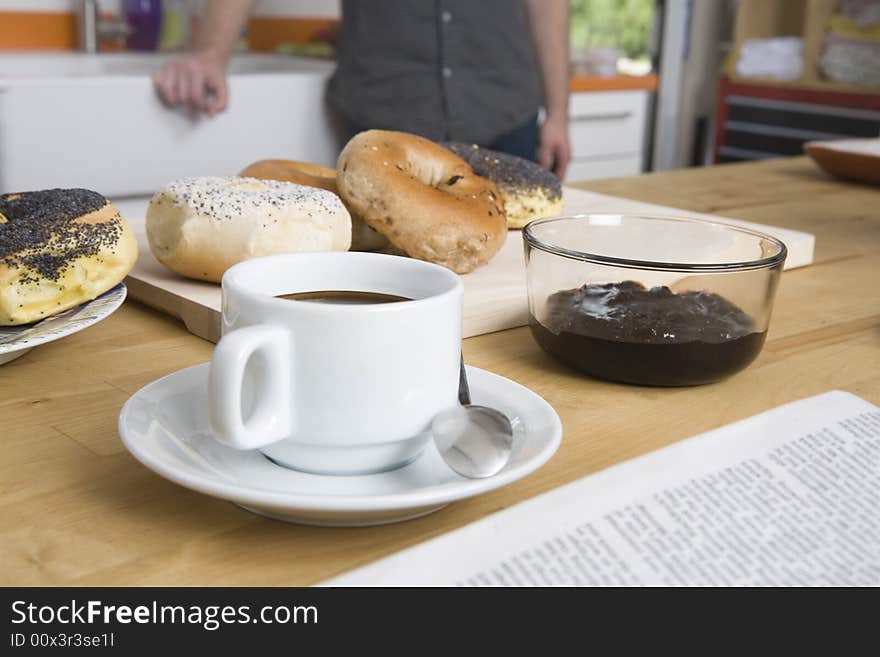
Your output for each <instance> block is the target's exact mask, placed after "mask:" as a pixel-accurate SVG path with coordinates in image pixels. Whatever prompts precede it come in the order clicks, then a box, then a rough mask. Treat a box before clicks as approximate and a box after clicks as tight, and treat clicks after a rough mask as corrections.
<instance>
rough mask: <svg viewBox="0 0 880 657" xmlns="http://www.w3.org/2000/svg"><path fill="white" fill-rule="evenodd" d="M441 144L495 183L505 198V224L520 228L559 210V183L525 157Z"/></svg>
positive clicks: (458, 145)
mask: <svg viewBox="0 0 880 657" xmlns="http://www.w3.org/2000/svg"><path fill="white" fill-rule="evenodd" d="M443 145H444V146H445V147H446V148H448V149H449V150H450V151H452V152H453V153H455V154H456V155H458V156H459V157H460V158H462V159H463V160H465V161H466V162H467V163H468V164H470V165H471V167H473V169H474V173H476V174H477V175H478V176H484V177H485V178H488V179H489V180H491V181H492V182H494V183H495V185H496V186H497V187H498V192H499V193H500V194H501V198H502V199H503V200H504V211H505V213H506V214H507V225H508V227H510V228H522V227H523V226H525V225H526V224H527V223H529V222H530V221H531V220H532V219H539V218H541V217H551V216H553V215H557V214H561V213H562V185H560V184H559V179H558V178H557V177H556V176H555V175H553V173H552V172H551V171H547V170H546V169H543V168H541V167H540V166H538V165H537V164H536V163H535V162H531V161H529V160H526V159H524V158H521V157H516V156H515V155H509V154H507V153H499V152H498V151H493V150H490V149H488V148H482V147H480V146H477V145H475V144H461V143H456V142H449V143H444V144H443Z"/></svg>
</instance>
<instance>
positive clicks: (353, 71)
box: [154, 0, 571, 180]
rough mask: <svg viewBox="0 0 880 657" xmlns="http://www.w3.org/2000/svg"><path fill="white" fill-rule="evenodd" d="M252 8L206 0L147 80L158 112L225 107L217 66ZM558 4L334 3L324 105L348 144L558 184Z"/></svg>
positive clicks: (563, 124) (550, 0) (564, 157)
mask: <svg viewBox="0 0 880 657" xmlns="http://www.w3.org/2000/svg"><path fill="white" fill-rule="evenodd" d="M254 4H255V2H254V0H248V1H243V2H236V3H226V2H221V1H220V0H208V2H207V5H206V8H205V15H204V16H203V19H202V24H201V29H200V30H199V35H198V37H197V41H196V43H195V44H194V46H195V47H194V50H193V52H192V53H190V54H188V55H186V56H183V57H180V58H177V59H174V60H172V61H170V62H168V63H166V64H165V65H163V66H162V67H161V68H160V69H159V70H158V71H157V72H156V74H155V76H154V82H155V86H156V90H157V92H158V94H159V96H160V97H161V98H162V99H163V100H164V101H165V102H166V103H167V104H168V105H171V106H186V107H189V108H191V109H194V110H197V111H201V112H205V113H206V114H209V115H214V114H216V113H217V112H220V111H222V110H223V109H224V108H225V107H226V105H227V102H228V89H227V84H226V67H227V64H228V61H229V57H230V55H231V52H232V48H233V45H234V44H235V41H236V40H237V38H238V36H239V34H240V32H241V29H242V28H243V26H244V24H245V21H246V20H247V18H248V15H249V14H250V11H251V9H252V8H253V5H254ZM568 6H569V3H568V0H480V1H479V2H474V1H473V0H438V1H436V2H424V1H420V0H380V1H374V2H363V1H358V0H342V27H341V29H340V33H339V38H338V40H337V44H336V47H337V68H336V72H335V73H334V75H333V77H332V79H331V80H330V86H329V89H328V95H329V99H330V102H331V104H332V106H333V107H334V108H335V109H336V110H337V111H338V112H339V113H340V114H341V115H342V117H343V118H344V119H345V121H346V123H347V125H348V127H349V131H350V133H351V134H354V133H356V132H358V131H360V130H365V129H369V128H379V129H386V130H401V131H404V132H411V133H414V134H418V135H422V136H424V137H427V138H429V139H433V140H436V141H459V142H466V143H475V144H478V145H480V146H484V147H487V148H491V149H493V150H499V151H503V152H506V153H511V154H513V155H518V156H520V157H525V158H528V159H531V160H536V161H538V162H539V163H540V164H541V165H542V166H544V167H546V168H552V169H553V171H554V172H555V173H556V175H557V176H558V177H559V178H560V180H561V179H564V177H565V171H566V168H567V166H568V162H569V159H570V153H571V150H570V143H569V137H568V87H569V79H568V11H569V9H568ZM542 106H543V108H544V117H543V120H542V121H541V122H540V124H539V120H538V119H539V109H540V108H541V107H542Z"/></svg>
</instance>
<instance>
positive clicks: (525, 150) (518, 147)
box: [480, 114, 538, 162]
mask: <svg viewBox="0 0 880 657" xmlns="http://www.w3.org/2000/svg"><path fill="white" fill-rule="evenodd" d="M484 145H486V144H480V146H484ZM488 148H491V149H492V150H493V151H501V152H502V153H510V154H511V155H516V156H517V157H522V158H525V159H526V160H531V161H532V162H537V161H538V115H537V114H535V115H534V116H532V117H531V118H529V120H528V121H526V122H525V123H523V124H522V125H521V126H519V127H517V128H514V129H513V130H511V131H510V132H508V133H507V134H505V135H501V136H500V137H498V138H497V139H496V140H495V141H493V142H492V143H491V144H488Z"/></svg>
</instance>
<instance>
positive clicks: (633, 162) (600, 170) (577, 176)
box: [565, 155, 642, 182]
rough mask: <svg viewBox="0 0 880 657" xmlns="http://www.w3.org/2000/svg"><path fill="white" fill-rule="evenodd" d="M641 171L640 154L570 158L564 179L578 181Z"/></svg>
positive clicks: (635, 173)
mask: <svg viewBox="0 0 880 657" xmlns="http://www.w3.org/2000/svg"><path fill="white" fill-rule="evenodd" d="M641 172H642V157H641V155H624V156H621V157H611V158H596V159H593V160H572V161H571V162H569V164H568V171H566V174H565V181H566V182H579V181H581V180H599V179H600V178H617V177H620V176H635V175H638V174H640V173H641Z"/></svg>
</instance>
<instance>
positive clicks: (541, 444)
mask: <svg viewBox="0 0 880 657" xmlns="http://www.w3.org/2000/svg"><path fill="white" fill-rule="evenodd" d="M208 367H209V365H208V364H207V363H206V364H203V365H196V366H195V367H190V368H188V369H185V370H181V371H179V372H175V373H174V374H170V375H168V376H166V377H164V378H162V379H159V380H158V381H154V382H153V383H151V384H149V385H147V386H145V387H143V388H141V389H140V390H139V391H138V392H136V393H135V394H134V395H133V396H132V397H131V398H130V399H129V400H128V401H127V402H126V404H125V406H124V407H123V408H122V412H121V413H120V414H119V434H120V436H122V441H123V442H124V443H125V446H126V447H127V448H128V450H129V451H130V452H131V453H132V454H133V455H134V457H135V458H136V459H138V460H139V461H140V462H141V463H143V464H144V465H145V466H147V467H148V468H150V469H151V470H153V471H154V472H156V473H158V474H160V475H162V476H163V477H165V478H167V479H170V480H171V481H173V482H176V483H178V484H180V485H182V486H186V487H187V488H191V489H193V490H196V491H199V492H201V493H205V494H207V495H213V496H214V497H219V498H221V499H225V500H229V501H231V502H235V503H236V504H238V505H239V506H242V507H244V508H246V509H248V510H249V511H253V512H255V513H259V514H261V515H264V516H268V517H270V518H275V519H277V520H284V521H287V522H298V523H304V524H310V525H329V526H364V525H379V524H384V523H390V522H397V521H400V520H408V519H410V518H416V517H418V516H422V515H425V514H427V513H431V512H432V511H436V510H437V509H440V508H442V507H444V506H446V505H447V504H449V503H450V502H454V501H455V500H462V499H466V498H468V497H473V496H474V495H479V494H480V493H485V492H486V491H490V490H493V489H495V488H499V487H501V486H504V485H506V484H509V483H511V482H513V481H516V480H517V479H520V478H522V477H524V476H526V475H527V474H529V473H531V472H533V471H534V470H536V469H537V468H539V467H540V466H541V465H543V464H544V463H545V462H546V461H547V460H548V459H549V458H550V457H551V456H552V455H553V453H554V452H555V451H556V449H557V448H558V447H559V441H560V439H561V437H562V424H561V423H560V421H559V416H557V415H556V412H555V411H554V410H553V409H552V408H551V407H550V405H549V404H548V403H547V402H546V401H544V400H543V399H542V398H541V397H539V396H538V395H536V394H535V393H534V392H532V391H531V390H529V389H528V388H524V387H523V386H521V385H519V384H518V383H514V382H513V381H511V380H509V379H505V378H504V377H501V376H498V375H497V374H492V373H490V372H486V371H484V370H480V369H477V368H475V367H468V379H469V382H470V387H471V394H472V397H473V402H474V403H475V404H484V405H487V406H492V407H494V408H497V409H499V410H500V411H502V412H504V413H506V414H507V416H508V417H510V418H511V420H512V421H513V423H514V440H515V443H514V453H513V455H512V457H511V460H510V462H509V463H508V464H507V466H505V468H504V469H503V470H502V471H501V472H500V473H499V474H497V475H495V476H494V477H489V478H487V479H464V478H462V477H460V476H459V475H457V474H455V473H454V472H453V471H452V470H450V469H449V468H448V467H447V466H446V464H445V463H444V462H443V460H442V459H441V458H440V455H439V454H438V453H437V451H436V449H435V448H434V446H433V443H431V444H429V446H428V447H427V448H426V449H425V451H424V452H423V453H422V455H421V456H420V457H419V458H417V459H416V460H415V461H414V462H412V463H410V464H409V465H406V466H404V467H402V468H399V469H397V470H392V471H389V472H381V473H378V474H372V475H361V476H328V475H317V474H308V473H305V472H299V471H296V470H290V469H287V468H283V467H281V466H279V465H276V464H274V463H273V462H271V461H270V460H269V459H267V458H266V457H264V456H263V455H262V454H261V453H259V452H257V451H238V450H235V449H232V448H229V447H225V446H224V445H221V444H220V443H218V442H217V441H215V440H214V439H213V438H212V437H211V431H210V428H209V423H208V418H207V413H206V408H207V377H208Z"/></svg>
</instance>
